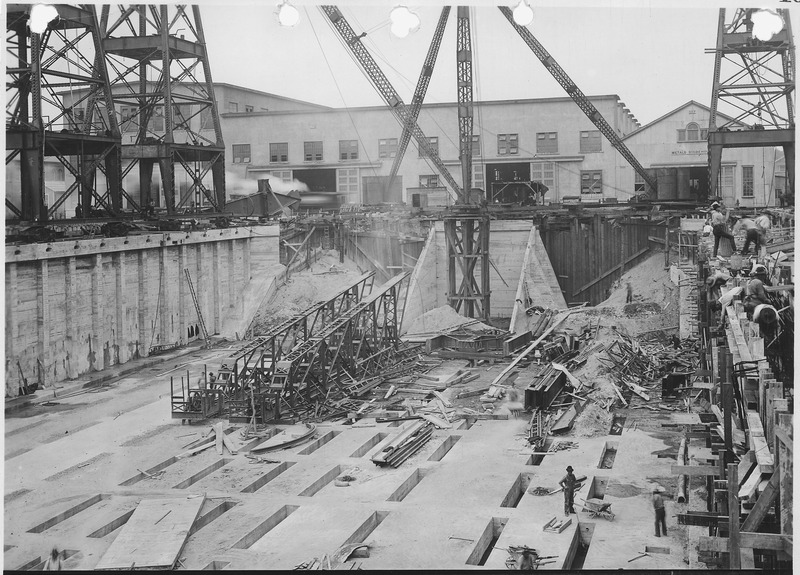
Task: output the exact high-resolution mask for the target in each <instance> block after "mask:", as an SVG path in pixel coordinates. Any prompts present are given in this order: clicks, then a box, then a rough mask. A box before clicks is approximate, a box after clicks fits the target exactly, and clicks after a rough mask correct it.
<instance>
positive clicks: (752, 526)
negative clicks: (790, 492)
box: [742, 472, 780, 531]
mask: <svg viewBox="0 0 800 575" xmlns="http://www.w3.org/2000/svg"><path fill="white" fill-rule="evenodd" d="M754 473H755V472H754ZM779 484H780V472H778V473H773V474H772V477H770V479H769V482H768V483H767V488H766V489H765V490H764V492H763V493H762V494H761V496H760V497H759V498H758V501H756V504H755V505H754V506H753V508H752V509H751V510H750V514H749V515H748V516H747V519H745V520H744V523H743V524H742V531H755V530H756V529H758V528H759V526H760V525H761V522H762V521H763V520H764V517H766V516H767V512H768V511H769V508H770V507H771V506H772V503H773V501H775V497H776V496H777V495H778V486H779Z"/></svg>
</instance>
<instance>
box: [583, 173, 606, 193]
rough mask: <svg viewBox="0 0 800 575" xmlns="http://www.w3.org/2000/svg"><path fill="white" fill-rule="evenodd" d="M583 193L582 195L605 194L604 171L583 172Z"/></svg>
mask: <svg viewBox="0 0 800 575" xmlns="http://www.w3.org/2000/svg"><path fill="white" fill-rule="evenodd" d="M581 193H582V194H601V193H603V171H602V170H581Z"/></svg>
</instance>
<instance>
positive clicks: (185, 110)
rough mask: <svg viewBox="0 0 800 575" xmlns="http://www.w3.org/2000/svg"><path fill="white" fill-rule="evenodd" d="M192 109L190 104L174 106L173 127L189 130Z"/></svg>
mask: <svg viewBox="0 0 800 575" xmlns="http://www.w3.org/2000/svg"><path fill="white" fill-rule="evenodd" d="M191 116H192V107H191V106H190V105H188V104H178V105H176V106H172V127H173V128H181V129H184V130H188V129H189V128H190V125H191V124H190V123H191V120H192V118H191Z"/></svg>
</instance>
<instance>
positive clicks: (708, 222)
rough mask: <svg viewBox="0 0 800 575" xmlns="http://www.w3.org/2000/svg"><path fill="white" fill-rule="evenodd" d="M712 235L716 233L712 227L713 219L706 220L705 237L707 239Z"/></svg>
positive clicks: (704, 226)
mask: <svg viewBox="0 0 800 575" xmlns="http://www.w3.org/2000/svg"><path fill="white" fill-rule="evenodd" d="M712 233H714V228H713V227H712V225H711V218H706V221H705V223H704V224H703V237H706V238H707V237H708V236H710V235H711V234H712Z"/></svg>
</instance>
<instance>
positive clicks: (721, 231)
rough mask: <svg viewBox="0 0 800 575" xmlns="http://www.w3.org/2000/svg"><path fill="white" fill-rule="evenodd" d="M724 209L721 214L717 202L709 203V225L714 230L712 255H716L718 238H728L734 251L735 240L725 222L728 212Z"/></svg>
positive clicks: (734, 251)
mask: <svg viewBox="0 0 800 575" xmlns="http://www.w3.org/2000/svg"><path fill="white" fill-rule="evenodd" d="M729 211H730V210H725V213H724V214H723V213H722V211H721V210H720V204H719V202H714V203H713V204H711V227H712V228H713V231H714V257H717V250H719V240H720V238H728V239H729V240H730V241H731V243H732V244H733V253H736V241H735V240H734V238H733V236H732V235H731V234H730V233H729V232H728V229H727V226H726V222H727V221H728V212H729Z"/></svg>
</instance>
